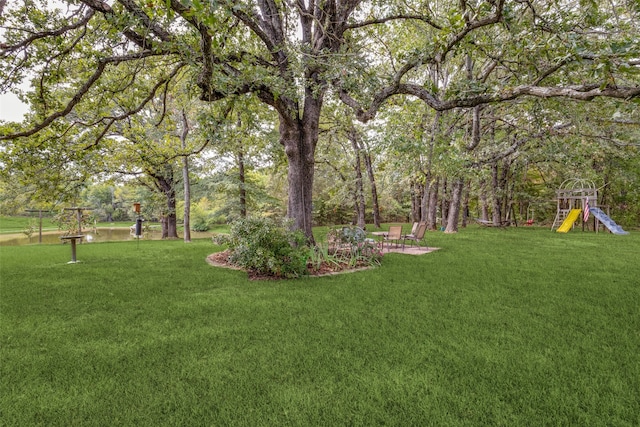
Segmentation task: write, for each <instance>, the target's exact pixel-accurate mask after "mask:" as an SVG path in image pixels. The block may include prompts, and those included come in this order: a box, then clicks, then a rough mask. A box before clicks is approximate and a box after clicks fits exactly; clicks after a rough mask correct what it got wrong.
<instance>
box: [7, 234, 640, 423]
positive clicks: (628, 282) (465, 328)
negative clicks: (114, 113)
mask: <svg viewBox="0 0 640 427" xmlns="http://www.w3.org/2000/svg"><path fill="white" fill-rule="evenodd" d="M427 237H428V239H429V240H428V242H429V245H431V246H438V247H440V248H441V249H440V250H439V251H436V252H433V253H431V254H428V255H422V256H418V257H415V256H408V255H401V254H390V255H386V256H385V258H384V260H383V265H382V266H381V267H379V268H377V269H373V270H368V271H364V272H358V273H350V274H344V275H339V276H331V277H323V278H305V279H298V280H289V281H255V282H251V281H248V280H247V276H246V274H245V273H244V272H240V271H233V270H227V269H221V268H215V267H212V266H210V265H208V264H206V263H205V257H206V256H207V255H208V254H210V253H212V252H214V251H216V250H219V249H220V248H219V247H215V246H213V245H212V244H211V242H210V240H201V241H195V242H193V243H191V244H185V243H183V242H181V241H141V242H139V243H136V242H133V243H101V244H83V245H79V246H78V259H79V260H81V261H82V262H81V263H79V264H75V265H69V264H67V263H66V262H67V261H68V260H69V259H70V248H69V246H68V245H64V246H63V245H41V246H38V245H31V246H20V247H1V248H0V261H1V264H0V265H1V267H0V268H1V270H0V279H1V285H0V316H1V317H0V378H1V381H0V425H3V426H31V425H43V426H74V425H78V426H94V425H95V426H114V425H127V426H128V425H131V426H134V425H135V426H178V425H199V426H226V425H237V426H263V425H268V426H281V425H293V426H310V425H317V426H334V425H361V426H371V425H398V426H409V425H415V426H423V425H434V426H458V425H460V426H479V425H488V426H497V425H502V426H541V425H554V426H555V425H566V426H600V425H610V426H637V425H640V409H639V408H640V262H639V261H640V234H639V233H638V232H633V233H632V234H631V235H629V236H614V235H611V234H608V233H599V234H594V233H582V232H578V231H574V232H571V233H569V234H566V235H562V234H557V233H552V232H550V231H549V230H548V229H539V228H524V227H520V228H517V229H516V228H511V229H506V230H501V229H479V228H475V227H473V228H469V229H466V230H462V231H461V232H460V233H458V234H456V235H445V234H443V233H439V232H438V233H435V232H434V233H430V234H428V235H427Z"/></svg>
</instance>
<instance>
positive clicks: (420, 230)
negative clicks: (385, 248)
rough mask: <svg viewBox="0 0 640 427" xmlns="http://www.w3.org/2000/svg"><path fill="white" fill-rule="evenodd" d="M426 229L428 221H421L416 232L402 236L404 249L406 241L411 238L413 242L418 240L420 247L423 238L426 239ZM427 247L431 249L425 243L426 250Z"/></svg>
mask: <svg viewBox="0 0 640 427" xmlns="http://www.w3.org/2000/svg"><path fill="white" fill-rule="evenodd" d="M426 231H427V223H426V222H421V223H420V224H419V225H418V229H417V230H416V232H415V233H411V234H407V235H405V236H402V249H403V250H404V245H405V242H406V241H407V240H410V241H412V242H416V244H417V245H418V247H420V242H421V241H422V240H424V234H425V232H426ZM411 246H413V243H412V244H411ZM426 249H429V247H428V246H426V245H425V250H426Z"/></svg>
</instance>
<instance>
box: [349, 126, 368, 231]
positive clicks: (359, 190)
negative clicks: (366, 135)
mask: <svg viewBox="0 0 640 427" xmlns="http://www.w3.org/2000/svg"><path fill="white" fill-rule="evenodd" d="M349 139H350V140H351V146H352V147H353V151H354V153H355V164H354V169H355V172H356V183H355V184H356V188H355V208H356V225H357V226H358V227H360V228H362V229H363V230H364V228H365V226H366V225H365V202H364V186H363V182H362V165H361V164H360V145H359V144H358V141H357V139H358V136H357V134H356V130H355V128H351V129H350V130H349Z"/></svg>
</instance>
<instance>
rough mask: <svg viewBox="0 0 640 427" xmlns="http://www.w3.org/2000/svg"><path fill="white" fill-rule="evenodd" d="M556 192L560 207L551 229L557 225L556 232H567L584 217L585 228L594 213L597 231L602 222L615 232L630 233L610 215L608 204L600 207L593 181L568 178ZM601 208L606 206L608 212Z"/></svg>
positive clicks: (594, 227)
mask: <svg viewBox="0 0 640 427" xmlns="http://www.w3.org/2000/svg"><path fill="white" fill-rule="evenodd" d="M556 194H557V200H558V209H557V212H556V218H555V219H554V220H553V225H552V226H551V230H553V229H555V228H556V227H557V229H556V232H558V233H567V232H568V231H570V230H572V229H573V227H574V226H575V224H576V222H578V221H579V220H580V219H582V229H583V230H584V226H585V225H586V224H587V221H588V220H589V216H590V215H593V220H594V226H593V229H594V231H595V232H598V229H599V228H600V224H602V225H603V226H604V227H606V228H607V229H608V230H609V231H610V232H612V233H613V234H629V232H627V231H624V230H623V229H622V227H620V226H619V225H618V224H616V222H615V221H614V220H612V219H611V218H610V217H609V215H608V213H609V209H608V207H607V206H601V207H598V189H597V188H596V186H595V185H594V183H593V182H592V181H587V180H584V179H569V180H566V181H565V182H563V183H562V185H561V186H560V189H558V190H556ZM601 208H606V209H607V213H605V212H604V211H603V210H602V209H601ZM580 214H582V215H580Z"/></svg>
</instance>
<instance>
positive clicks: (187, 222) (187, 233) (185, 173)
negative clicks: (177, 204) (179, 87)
mask: <svg viewBox="0 0 640 427" xmlns="http://www.w3.org/2000/svg"><path fill="white" fill-rule="evenodd" d="M188 134H189V122H188V120H187V113H186V112H185V111H184V110H183V111H182V133H181V134H180V142H181V144H182V150H183V151H185V152H186V150H187V135H188ZM182 181H183V185H184V241H185V243H188V242H191V182H190V180H189V157H188V156H187V155H185V156H184V157H183V158H182Z"/></svg>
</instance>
